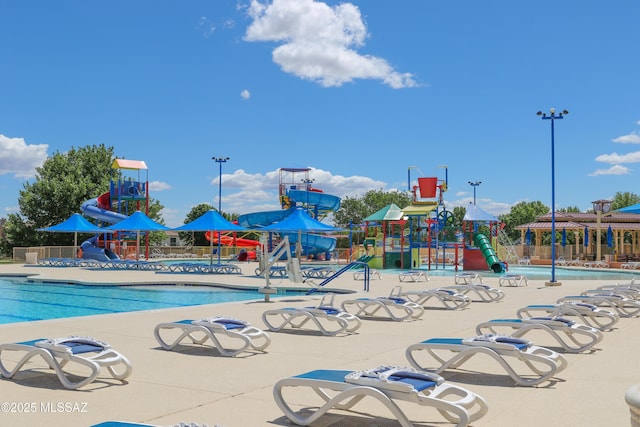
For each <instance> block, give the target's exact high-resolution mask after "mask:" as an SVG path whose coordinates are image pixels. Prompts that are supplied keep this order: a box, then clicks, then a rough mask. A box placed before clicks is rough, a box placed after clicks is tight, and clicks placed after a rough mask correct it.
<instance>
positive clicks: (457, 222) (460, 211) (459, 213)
mask: <svg viewBox="0 0 640 427" xmlns="http://www.w3.org/2000/svg"><path fill="white" fill-rule="evenodd" d="M466 214H467V208H465V207H464V206H456V207H454V208H453V225H454V226H456V227H460V226H462V220H463V219H464V216H465V215H466Z"/></svg>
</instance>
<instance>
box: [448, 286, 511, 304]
mask: <svg viewBox="0 0 640 427" xmlns="http://www.w3.org/2000/svg"><path fill="white" fill-rule="evenodd" d="M440 289H450V290H452V291H455V292H457V293H459V294H462V295H465V296H467V297H468V298H469V299H470V300H471V301H477V302H496V301H500V300H502V299H503V298H504V292H502V291H501V290H500V289H497V288H492V287H491V286H489V285H479V284H466V285H449V286H443V287H441V288H440ZM469 295H474V296H475V297H474V298H471V297H469Z"/></svg>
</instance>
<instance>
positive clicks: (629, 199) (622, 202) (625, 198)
mask: <svg viewBox="0 0 640 427" xmlns="http://www.w3.org/2000/svg"><path fill="white" fill-rule="evenodd" d="M636 203H640V196H638V195H637V194H634V193H629V192H624V193H621V192H617V193H616V194H615V195H614V196H613V200H612V201H611V210H616V209H621V208H626V207H627V206H631V205H635V204H636Z"/></svg>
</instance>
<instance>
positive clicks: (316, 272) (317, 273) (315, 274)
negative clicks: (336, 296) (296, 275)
mask: <svg viewBox="0 0 640 427" xmlns="http://www.w3.org/2000/svg"><path fill="white" fill-rule="evenodd" d="M300 272H301V273H302V276H303V277H304V278H306V279H326V278H327V277H331V276H333V275H334V274H335V270H334V269H333V268H331V267H303V268H302V269H301V270H300Z"/></svg>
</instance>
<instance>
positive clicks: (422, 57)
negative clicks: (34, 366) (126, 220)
mask: <svg viewBox="0 0 640 427" xmlns="http://www.w3.org/2000/svg"><path fill="white" fill-rule="evenodd" d="M0 16H2V18H3V19H2V22H3V24H2V25H1V26H0V73H1V78H0V93H1V96H2V102H0V216H6V214H7V213H9V212H16V211H17V207H18V202H17V201H18V193H19V190H20V189H21V188H22V185H23V183H24V182H26V181H28V180H30V179H33V176H34V173H35V168H36V167H38V166H39V165H41V164H42V162H43V161H44V160H45V159H46V157H47V156H49V155H52V154H53V153H55V152H56V151H58V152H65V151H67V150H68V149H69V148H71V147H80V146H84V145H90V144H105V145H107V146H113V147H114V148H115V153H116V155H117V156H118V157H124V158H127V159H132V160H144V161H145V162H146V163H147V165H148V167H149V181H150V182H151V196H152V197H154V198H156V199H158V200H159V201H160V202H161V203H162V204H163V205H164V206H165V207H166V208H165V211H164V212H163V213H164V217H165V220H166V222H167V224H168V225H169V226H178V225H180V224H182V222H183V220H184V217H185V215H186V214H187V213H188V212H189V210H190V209H191V208H192V207H193V206H195V205H197V204H199V203H205V202H206V203H210V204H212V205H214V206H217V204H218V172H219V169H218V165H217V164H216V163H215V162H214V161H213V160H212V159H211V158H212V157H214V156H216V157H217V156H223V157H229V158H230V160H229V161H228V162H227V163H225V164H224V165H223V181H222V193H223V197H222V209H223V211H230V212H236V213H247V212H256V211H262V210H271V209H277V208H278V199H277V185H278V170H279V168H282V167H310V168H312V171H311V173H310V178H312V179H315V182H314V186H316V187H318V188H321V189H323V190H324V191H325V192H327V193H330V194H335V195H339V196H341V197H344V196H358V195H362V194H364V193H365V192H366V191H368V190H370V189H384V190H392V189H399V190H406V189H407V175H408V170H409V168H410V167H411V178H412V179H413V180H415V178H417V177H419V176H425V177H428V176H437V177H439V178H441V179H444V176H445V174H444V169H443V168H441V167H440V166H441V165H446V166H447V171H448V178H449V191H447V192H446V193H445V201H446V204H447V207H448V208H450V209H452V208H453V207H454V206H460V205H462V206H466V204H467V203H468V202H469V201H471V200H472V199H473V187H472V186H470V185H469V184H468V182H469V181H481V182H482V184H481V185H479V186H478V187H477V203H478V205H479V206H480V207H482V208H483V209H484V210H486V211H488V212H491V213H493V214H502V213H507V212H508V211H509V209H510V207H511V206H512V205H514V204H516V203H518V202H520V201H536V200H540V201H542V202H543V203H545V204H546V205H548V206H550V205H551V160H550V159H551V142H550V141H551V138H550V134H551V132H550V122H549V121H547V120H541V119H540V118H539V117H537V116H536V112H537V111H538V110H542V111H545V112H548V111H549V108H551V107H554V108H556V109H557V110H558V111H561V110H563V109H567V110H569V112H570V114H569V115H567V116H565V118H564V119H563V120H561V121H556V122H555V164H556V168H555V182H556V207H558V208H560V207H566V206H578V207H579V208H580V209H582V210H586V209H589V208H591V201H593V200H598V199H604V198H610V197H612V196H613V195H614V194H615V193H616V192H619V191H622V192H625V191H629V192H632V193H636V194H640V188H638V184H637V183H638V176H639V174H640V171H638V167H637V164H638V162H640V145H639V144H640V107H639V105H640V104H639V102H638V95H639V94H640V78H638V72H639V70H640V55H638V52H637V43H638V41H639V40H640V27H639V26H638V25H637V18H638V16H640V2H637V1H632V0H617V1H613V2H610V3H604V2H600V1H595V0H565V1H562V2H555V3H541V2H534V1H506V0H502V1H496V0H488V1H484V2H477V1H471V0H465V1H462V0H457V1H456V0H452V1H447V2H442V1H431V0H402V1H398V2H389V1H385V2H377V1H375V2H374V1H364V0H363V1H351V2H335V1H325V2H321V1H313V0H275V1H266V0H262V1H246V0H240V1H236V0H209V1H204V0H190V1H178V0H175V1H169V0H167V1H155V0H154V1H151V0H138V1H124V0H114V1H108V2H87V1H80V0H76V1H70V0H60V1H56V2H50V1H44V0H40V1H33V0H25V1H3V2H1V3H0ZM96 196H97V195H96Z"/></svg>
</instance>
